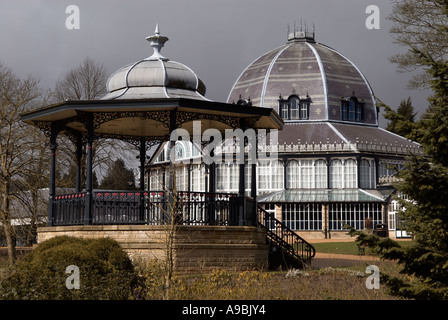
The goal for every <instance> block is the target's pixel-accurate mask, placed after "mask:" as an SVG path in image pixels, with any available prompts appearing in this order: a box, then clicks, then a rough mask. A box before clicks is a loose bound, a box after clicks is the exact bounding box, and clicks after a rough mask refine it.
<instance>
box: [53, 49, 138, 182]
mask: <svg viewBox="0 0 448 320" xmlns="http://www.w3.org/2000/svg"><path fill="white" fill-rule="evenodd" d="M107 78H108V75H107V72H106V69H105V68H104V66H103V65H102V64H99V63H98V62H96V61H95V60H93V59H91V58H88V57H87V58H85V59H84V60H83V61H82V62H81V64H80V65H79V66H78V67H76V68H74V69H71V70H69V71H68V72H67V73H65V75H64V76H63V77H62V78H60V79H59V80H58V81H57V83H56V85H55V89H54V92H53V97H52V98H53V100H54V101H53V102H62V101H66V100H97V99H100V98H101V97H102V96H103V95H104V94H105V93H106V82H107ZM74 148H75V146H74V144H73V143H72V142H71V141H70V140H69V139H62V138H58V171H59V172H60V175H59V179H58V181H57V185H58V186H60V187H66V188H73V187H74V186H75V184H76V166H77V164H76V155H75V153H74V152H73V150H74ZM111 152H114V153H117V154H126V155H130V154H132V153H131V152H130V149H129V146H128V145H126V144H124V143H121V142H117V141H116V140H111V139H96V140H95V141H94V142H93V148H92V153H93V172H94V179H96V177H97V171H98V173H101V171H102V170H104V168H106V169H107V168H108V167H110V165H111V161H110V153H111ZM82 155H83V156H82V159H81V180H82V183H81V185H84V182H85V180H86V166H85V163H86V146H85V145H84V146H83V150H82ZM95 187H97V182H96V183H95V181H94V188H95Z"/></svg>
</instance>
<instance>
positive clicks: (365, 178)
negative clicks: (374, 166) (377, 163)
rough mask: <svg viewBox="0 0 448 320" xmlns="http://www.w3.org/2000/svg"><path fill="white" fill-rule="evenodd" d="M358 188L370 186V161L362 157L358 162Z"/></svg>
mask: <svg viewBox="0 0 448 320" xmlns="http://www.w3.org/2000/svg"><path fill="white" fill-rule="evenodd" d="M359 171H360V177H359V184H360V188H370V163H369V161H368V160H366V159H362V160H361V163H360V168H359Z"/></svg>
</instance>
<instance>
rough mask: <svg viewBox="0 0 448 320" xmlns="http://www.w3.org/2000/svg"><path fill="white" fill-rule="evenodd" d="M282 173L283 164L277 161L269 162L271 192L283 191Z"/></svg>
mask: <svg viewBox="0 0 448 320" xmlns="http://www.w3.org/2000/svg"><path fill="white" fill-rule="evenodd" d="M283 172H284V170H283V162H281V161H278V160H277V161H272V162H271V176H272V186H271V188H272V190H280V189H283V183H284V180H285V178H284V174H283Z"/></svg>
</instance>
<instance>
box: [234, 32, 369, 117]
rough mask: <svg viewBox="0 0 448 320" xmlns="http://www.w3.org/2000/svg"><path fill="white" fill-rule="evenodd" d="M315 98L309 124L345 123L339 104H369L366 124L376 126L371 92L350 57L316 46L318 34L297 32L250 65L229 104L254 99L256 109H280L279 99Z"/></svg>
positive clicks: (236, 84)
mask: <svg viewBox="0 0 448 320" xmlns="http://www.w3.org/2000/svg"><path fill="white" fill-rule="evenodd" d="M293 94H295V95H298V96H299V97H300V98H302V97H303V98H305V97H306V96H307V95H309V97H310V98H311V106H310V115H309V120H336V121H338V120H341V118H342V115H341V110H340V109H341V102H340V101H341V99H342V98H347V97H351V96H355V97H356V98H357V99H358V100H363V102H364V103H365V123H366V124H373V125H377V124H378V120H377V112H376V106H375V100H374V97H373V93H372V89H371V87H370V85H369V83H368V82H367V80H366V78H365V77H364V76H363V74H362V73H361V71H360V70H359V69H358V68H357V66H356V65H354V64H353V63H352V62H351V61H350V60H349V59H348V58H346V57H345V56H343V55H342V54H341V53H339V52H338V51H336V50H335V49H332V48H330V47H328V46H326V45H324V44H321V43H317V42H316V41H315V39H314V32H312V33H311V32H301V31H300V32H299V31H295V32H293V33H290V34H289V36H288V42H287V43H286V44H284V45H282V46H281V47H278V48H276V49H274V50H271V51H269V52H267V53H265V54H263V55H261V56H260V57H259V58H257V59H256V60H255V61H254V62H253V63H251V64H250V65H249V66H248V67H247V68H246V69H245V70H244V71H243V72H242V74H241V75H240V77H239V78H238V79H237V81H236V82H235V84H234V85H233V88H232V90H231V92H230V94H229V97H228V100H227V101H228V103H232V102H235V103H236V102H237V101H238V100H240V99H244V100H248V99H250V100H251V102H252V104H253V105H256V106H260V107H270V108H274V109H275V110H276V111H277V112H278V111H279V110H278V100H279V96H282V97H283V98H288V96H290V95H293Z"/></svg>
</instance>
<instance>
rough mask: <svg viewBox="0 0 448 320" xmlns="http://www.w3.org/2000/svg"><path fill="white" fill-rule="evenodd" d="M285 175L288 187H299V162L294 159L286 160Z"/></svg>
mask: <svg viewBox="0 0 448 320" xmlns="http://www.w3.org/2000/svg"><path fill="white" fill-rule="evenodd" d="M286 176H287V177H286V187H287V188H288V189H297V188H299V163H298V162H297V161H296V160H291V161H289V162H288V165H287V167H286Z"/></svg>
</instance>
